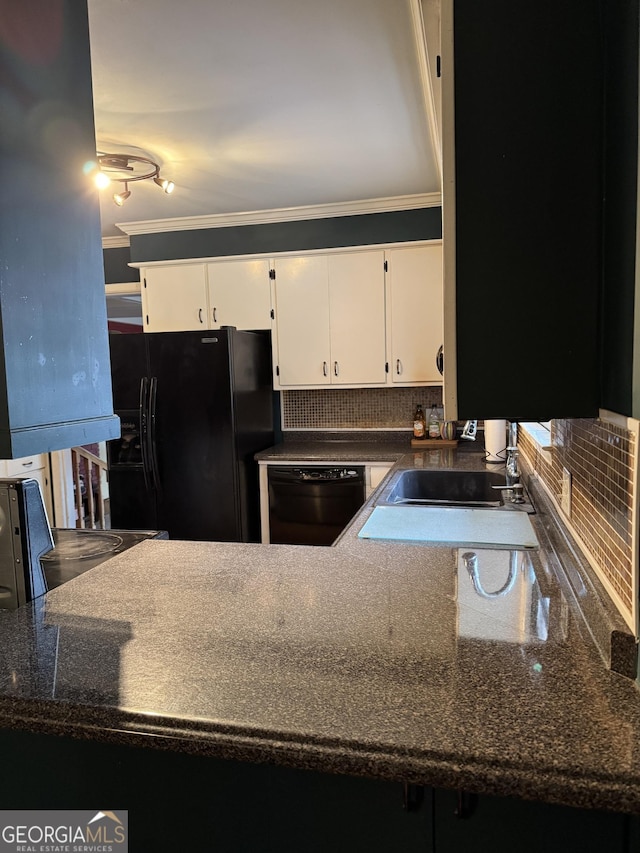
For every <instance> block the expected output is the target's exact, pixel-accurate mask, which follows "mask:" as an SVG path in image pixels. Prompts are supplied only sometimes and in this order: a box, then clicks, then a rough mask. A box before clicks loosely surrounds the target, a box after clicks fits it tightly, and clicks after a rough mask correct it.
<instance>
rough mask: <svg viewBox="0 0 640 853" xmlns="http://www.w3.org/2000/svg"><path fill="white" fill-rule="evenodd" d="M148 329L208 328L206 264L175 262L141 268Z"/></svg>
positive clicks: (143, 312)
mask: <svg viewBox="0 0 640 853" xmlns="http://www.w3.org/2000/svg"><path fill="white" fill-rule="evenodd" d="M141 274H142V275H141V279H142V318H143V321H144V331H145V332H184V331H189V330H198V329H207V328H209V326H208V324H207V270H206V265H205V264H184V265H180V264H175V265H173V266H167V267H148V268H146V269H143V270H141Z"/></svg>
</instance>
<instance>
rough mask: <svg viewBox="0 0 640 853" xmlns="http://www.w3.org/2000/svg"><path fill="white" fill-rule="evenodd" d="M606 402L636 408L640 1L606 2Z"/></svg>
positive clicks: (613, 406) (616, 409)
mask: <svg viewBox="0 0 640 853" xmlns="http://www.w3.org/2000/svg"><path fill="white" fill-rule="evenodd" d="M604 10H605V29H604V32H605V128H606V136H605V149H604V180H605V191H604V241H603V245H604V268H603V279H604V289H603V302H602V406H603V408H606V409H610V410H611V411H614V412H620V413H621V414H625V415H631V414H634V416H635V417H638V415H639V414H640V413H638V412H635V413H634V412H632V388H633V372H632V371H633V336H634V306H635V272H636V207H637V180H638V26H639V20H638V18H639V11H638V2H637V0H616V3H611V4H605V7H604Z"/></svg>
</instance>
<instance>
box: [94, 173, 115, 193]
mask: <svg viewBox="0 0 640 853" xmlns="http://www.w3.org/2000/svg"><path fill="white" fill-rule="evenodd" d="M93 180H94V182H95V185H96V186H97V187H98V189H99V190H103V189H105V188H106V187H108V186H109V184H110V183H111V178H110V177H109V176H108V175H105V173H104V172H96V175H95V177H94V179H93Z"/></svg>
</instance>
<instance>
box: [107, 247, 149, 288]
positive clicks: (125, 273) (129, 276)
mask: <svg viewBox="0 0 640 853" xmlns="http://www.w3.org/2000/svg"><path fill="white" fill-rule="evenodd" d="M102 259H103V262H104V280H105V282H106V283H107V284H128V283H129V282H131V281H139V280H140V274H139V273H138V270H137V269H132V268H131V267H130V266H128V264H129V261H130V260H131V250H130V249H129V247H128V246H119V247H118V248H116V249H104V250H103V252H102Z"/></svg>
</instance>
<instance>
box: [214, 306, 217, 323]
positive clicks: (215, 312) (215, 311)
mask: <svg viewBox="0 0 640 853" xmlns="http://www.w3.org/2000/svg"><path fill="white" fill-rule="evenodd" d="M213 322H214V323H217V322H218V309H217V308H214V309H213Z"/></svg>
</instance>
